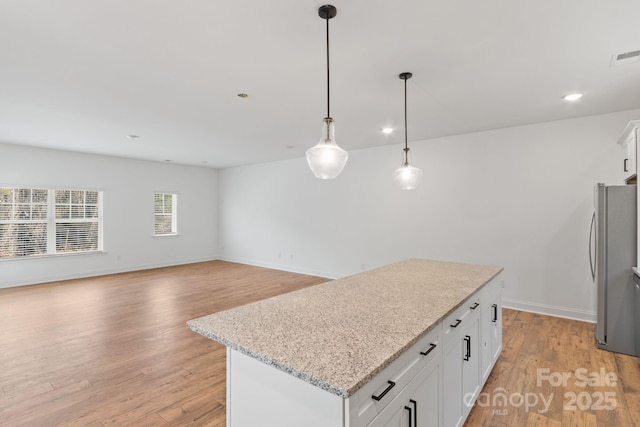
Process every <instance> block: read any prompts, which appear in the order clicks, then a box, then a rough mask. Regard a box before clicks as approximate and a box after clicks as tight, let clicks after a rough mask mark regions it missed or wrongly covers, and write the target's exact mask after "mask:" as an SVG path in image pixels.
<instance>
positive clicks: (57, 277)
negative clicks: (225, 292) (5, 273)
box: [0, 257, 219, 289]
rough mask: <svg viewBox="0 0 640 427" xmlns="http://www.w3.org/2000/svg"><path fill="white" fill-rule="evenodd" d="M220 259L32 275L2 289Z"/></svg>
mask: <svg viewBox="0 0 640 427" xmlns="http://www.w3.org/2000/svg"><path fill="white" fill-rule="evenodd" d="M218 259H219V258H217V257H215V258H199V259H184V260H171V261H169V262H166V263H163V264H137V265H128V266H125V267H118V268H102V269H99V270H93V271H80V272H74V273H66V274H49V275H41V276H32V277H30V278H29V279H27V280H18V281H13V282H9V283H0V289H6V288H14V287H17V286H29V285H39V284H43V283H50V282H59V281H62V280H73V279H83V278H86V277H96V276H105V275H107V274H117V273H127V272H130V271H139V270H151V269H154V268H162V267H172V266H176V265H184V264H194V263H197V262H206V261H216V260H218ZM25 261H27V262H28V260H22V262H25Z"/></svg>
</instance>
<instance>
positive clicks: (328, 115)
mask: <svg viewBox="0 0 640 427" xmlns="http://www.w3.org/2000/svg"><path fill="white" fill-rule="evenodd" d="M326 20H327V118H331V114H329V105H330V103H329V101H330V98H329V17H327V18H326Z"/></svg>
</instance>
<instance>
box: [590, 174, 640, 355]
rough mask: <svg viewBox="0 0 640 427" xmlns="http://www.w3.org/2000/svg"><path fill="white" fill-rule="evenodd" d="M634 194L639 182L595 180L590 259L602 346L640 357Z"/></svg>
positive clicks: (598, 335)
mask: <svg viewBox="0 0 640 427" xmlns="http://www.w3.org/2000/svg"><path fill="white" fill-rule="evenodd" d="M636 197H637V196H636V186H635V185H613V186H606V185H604V184H597V185H596V187H595V211H594V214H593V219H592V221H591V233H590V242H589V255H590V257H589V258H590V261H591V273H592V275H593V278H594V281H595V284H596V288H597V310H598V313H597V324H596V341H597V345H598V347H599V348H602V349H605V350H610V351H615V352H618V353H625V354H631V355H634V356H640V354H639V351H638V349H640V343H638V344H637V345H636V336H637V335H638V334H637V331H636V317H635V314H636V313H635V306H636V304H635V294H636V285H635V283H634V280H633V277H634V273H633V270H632V269H633V267H634V266H635V264H636V260H637V258H636V251H637V244H636V236H637V233H636V228H637V222H636V206H637V205H636Z"/></svg>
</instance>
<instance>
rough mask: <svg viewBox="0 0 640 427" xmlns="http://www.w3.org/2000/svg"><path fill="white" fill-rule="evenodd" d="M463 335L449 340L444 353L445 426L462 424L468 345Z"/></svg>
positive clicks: (450, 426)
mask: <svg viewBox="0 0 640 427" xmlns="http://www.w3.org/2000/svg"><path fill="white" fill-rule="evenodd" d="M463 344H464V343H463V336H461V335H457V336H455V337H452V339H451V340H450V341H449V342H447V345H446V346H445V348H444V355H443V363H442V365H443V366H442V368H443V375H444V378H445V381H444V383H443V384H442V390H443V398H442V400H443V412H442V415H443V420H444V426H445V427H456V426H459V425H461V424H462V420H463V418H462V417H463V410H462V405H463V402H462V362H463V357H464V353H463V351H464V350H466V347H465V346H464V345H463Z"/></svg>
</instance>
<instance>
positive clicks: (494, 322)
mask: <svg viewBox="0 0 640 427" xmlns="http://www.w3.org/2000/svg"><path fill="white" fill-rule="evenodd" d="M500 352H502V299H501V298H500V294H498V297H497V298H496V300H495V302H494V303H493V304H492V305H491V360H492V363H494V362H495V361H496V360H498V357H499V356H500Z"/></svg>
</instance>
